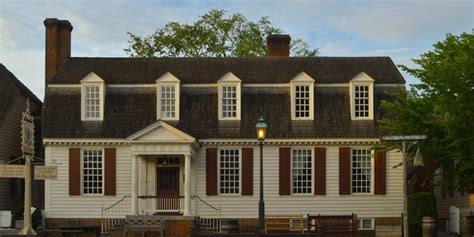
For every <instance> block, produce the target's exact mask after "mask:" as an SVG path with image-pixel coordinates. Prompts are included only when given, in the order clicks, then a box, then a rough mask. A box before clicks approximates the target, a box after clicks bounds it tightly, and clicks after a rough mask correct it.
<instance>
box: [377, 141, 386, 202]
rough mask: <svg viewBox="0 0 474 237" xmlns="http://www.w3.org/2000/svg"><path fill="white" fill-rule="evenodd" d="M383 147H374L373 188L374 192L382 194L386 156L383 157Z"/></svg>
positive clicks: (384, 181)
mask: <svg viewBox="0 0 474 237" xmlns="http://www.w3.org/2000/svg"><path fill="white" fill-rule="evenodd" d="M385 154H386V152H385V149H383V148H377V149H375V165H374V166H375V188H374V194H379V195H384V194H385V193H386V191H385V183H386V166H387V162H386V158H385Z"/></svg>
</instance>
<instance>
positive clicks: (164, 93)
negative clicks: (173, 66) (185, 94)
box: [156, 72, 179, 120]
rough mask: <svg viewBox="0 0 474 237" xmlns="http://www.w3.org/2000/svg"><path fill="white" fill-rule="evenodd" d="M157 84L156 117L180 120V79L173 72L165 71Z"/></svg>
mask: <svg viewBox="0 0 474 237" xmlns="http://www.w3.org/2000/svg"><path fill="white" fill-rule="evenodd" d="M156 84H157V100H156V101H157V108H156V111H157V113H156V117H157V119H162V120H179V80H178V78H176V77H175V76H173V74H171V73H169V72H168V73H165V74H164V75H163V76H161V77H160V78H159V79H158V80H156Z"/></svg>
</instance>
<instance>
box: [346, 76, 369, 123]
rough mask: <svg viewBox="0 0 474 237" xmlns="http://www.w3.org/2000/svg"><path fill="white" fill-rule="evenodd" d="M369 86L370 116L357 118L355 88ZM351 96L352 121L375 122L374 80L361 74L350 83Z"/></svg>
mask: <svg viewBox="0 0 474 237" xmlns="http://www.w3.org/2000/svg"><path fill="white" fill-rule="evenodd" d="M356 86H368V87H369V116H368V117H356V116H355V87H356ZM349 87H350V89H349V91H350V92H349V94H350V100H351V101H350V104H351V119H352V120H373V119H374V79H372V78H371V77H370V76H369V75H367V74H366V73H365V72H361V73H359V74H358V75H357V76H355V77H354V78H353V79H352V80H351V81H350V82H349Z"/></svg>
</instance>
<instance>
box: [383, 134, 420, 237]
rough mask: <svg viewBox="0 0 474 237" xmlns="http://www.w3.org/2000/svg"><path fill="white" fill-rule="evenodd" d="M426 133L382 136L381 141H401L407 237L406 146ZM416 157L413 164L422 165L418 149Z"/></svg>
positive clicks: (406, 231)
mask: <svg viewBox="0 0 474 237" xmlns="http://www.w3.org/2000/svg"><path fill="white" fill-rule="evenodd" d="M425 139H426V135H409V136H384V137H382V141H391V142H402V144H401V151H402V156H403V161H402V162H403V165H402V166H403V236H404V237H408V216H407V214H408V205H407V198H408V197H407V182H408V180H407V169H406V166H407V159H408V148H409V147H410V144H407V142H410V141H411V142H414V141H419V140H425ZM417 153H418V154H417V156H418V157H416V158H417V159H418V161H417V162H414V165H419V166H423V163H422V161H420V159H419V158H420V156H419V151H417Z"/></svg>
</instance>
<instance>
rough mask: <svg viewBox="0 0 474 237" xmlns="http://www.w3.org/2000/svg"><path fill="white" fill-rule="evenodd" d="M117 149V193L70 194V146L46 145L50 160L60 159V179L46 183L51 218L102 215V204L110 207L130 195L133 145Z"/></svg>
mask: <svg viewBox="0 0 474 237" xmlns="http://www.w3.org/2000/svg"><path fill="white" fill-rule="evenodd" d="M88 148H94V147H88ZM97 148H104V147H97ZM111 148H114V147H111ZM115 148H116V187H117V189H116V196H103V195H97V196H94V195H80V196H69V147H68V146H46V148H45V156H46V162H47V163H52V162H56V164H57V165H58V179H57V180H50V181H46V183H45V208H46V210H45V211H46V217H47V218H100V217H101V207H102V206H109V205H111V204H113V203H114V202H116V201H118V200H120V199H121V198H122V197H123V196H124V195H130V193H131V177H132V175H131V169H132V158H131V153H130V146H119V147H115ZM125 205H126V208H128V209H130V202H126V203H125Z"/></svg>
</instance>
